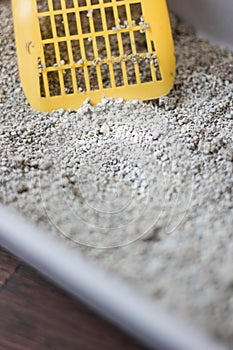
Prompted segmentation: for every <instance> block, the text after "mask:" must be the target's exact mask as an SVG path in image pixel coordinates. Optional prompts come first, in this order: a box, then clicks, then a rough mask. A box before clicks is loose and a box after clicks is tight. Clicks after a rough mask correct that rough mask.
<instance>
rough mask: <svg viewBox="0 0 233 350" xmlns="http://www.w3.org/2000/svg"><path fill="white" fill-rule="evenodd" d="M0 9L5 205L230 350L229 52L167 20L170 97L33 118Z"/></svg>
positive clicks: (232, 67)
mask: <svg viewBox="0 0 233 350" xmlns="http://www.w3.org/2000/svg"><path fill="white" fill-rule="evenodd" d="M0 6H1V11H0V25H1V27H0V31H1V37H2V38H1V46H0V81H1V84H0V99H1V104H0V108H1V113H0V148H1V158H0V179H1V191H0V201H1V202H2V203H4V204H6V205H7V206H9V207H13V208H15V209H17V210H18V211H20V212H21V213H22V214H24V215H25V216H26V217H28V218H29V219H30V220H31V221H33V222H35V223H36V224H37V225H38V226H40V227H41V228H44V229H46V230H48V231H49V232H51V234H54V235H59V236H61V237H64V241H65V242H67V244H71V245H73V246H74V247H75V249H77V250H79V251H82V252H83V254H85V255H87V256H89V258H90V259H91V260H93V261H94V262H95V263H96V264H98V265H100V266H101V267H103V268H106V269H108V270H111V271H113V272H114V273H116V274H118V275H120V276H121V277H122V278H124V279H126V280H129V281H130V282H132V284H134V285H135V288H139V289H140V290H141V291H143V292H144V293H147V294H148V295H150V296H151V297H153V298H155V299H157V300H160V302H161V304H162V305H163V306H164V307H165V308H166V309H168V310H170V311H173V312H174V313H175V314H177V315H178V316H180V317H182V318H184V319H185V320H187V321H189V322H192V323H193V324H195V325H197V326H198V327H200V328H202V329H204V330H206V331H207V332H208V333H209V334H211V335H212V336H214V337H217V338H218V339H220V340H221V341H223V342H224V343H225V344H227V345H229V347H230V348H232V347H233V302H232V301H233V299H232V298H233V272H232V271H233V270H232V266H233V229H232V227H233V186H232V185H233V183H232V181H233V176H232V175H233V169H232V167H233V145H232V136H233V131H232V130H233V129H232V128H233V102H232V97H233V53H232V52H230V51H227V50H224V49H221V48H219V47H217V46H212V45H211V44H209V43H208V42H206V41H203V40H200V39H198V38H197V37H196V36H195V34H194V33H193V32H192V30H191V29H190V28H189V27H187V26H186V25H184V24H183V23H180V22H179V21H178V20H177V19H176V18H175V17H172V26H173V34H174V39H175V47H176V57H177V77H176V81H175V85H174V87H173V89H172V91H171V92H170V94H169V95H168V96H167V97H163V98H160V99H158V100H156V101H152V102H150V103H148V102H147V103H142V102H138V101H136V100H132V101H129V102H126V103H125V102H124V101H123V97H124V96H122V98H118V99H109V98H105V99H103V100H102V102H101V103H99V104H97V105H96V106H95V107H93V106H92V105H91V104H90V103H89V101H88V100H86V101H85V103H84V104H83V105H82V107H81V108H80V109H79V110H76V111H74V110H68V111H64V110H62V109H60V110H57V111H54V112H51V113H37V112H35V111H34V110H33V109H32V108H31V107H30V106H29V104H28V103H27V101H26V100H25V97H24V94H23V92H22V89H21V86H20V83H19V76H18V70H17V62H16V51H15V45H14V36H13V26H12V15H11V11H10V4H9V1H1V4H0ZM32 88H33V87H32Z"/></svg>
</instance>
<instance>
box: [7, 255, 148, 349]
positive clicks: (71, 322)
mask: <svg viewBox="0 0 233 350" xmlns="http://www.w3.org/2000/svg"><path fill="white" fill-rule="evenodd" d="M0 265H1V267H0V273H1V276H2V277H1V281H2V282H1V283H2V288H0V315H1V317H0V349H4V350H29V349H30V350H46V349H54V350H97V349H101V350H126V349H130V350H142V349H143V347H142V346H141V345H139V344H137V343H136V341H134V340H133V339H131V338H130V337H128V336H127V335H126V334H124V333H123V332H121V331H120V330H118V329H117V328H115V327H114V326H113V325H111V324H110V323H108V322H107V321H105V320H103V319H102V318H101V317H99V316H97V315H96V314H95V313H94V312H92V311H91V310H89V309H88V308H87V307H86V306H84V305H82V304H81V303H80V302H78V301H77V300H74V299H73V298H72V297H70V296H69V295H67V294H66V293H64V292H63V291H61V290H60V289H59V288H57V287H56V286H54V285H53V284H51V283H50V282H48V281H46V280H45V279H44V278H42V277H41V276H39V275H38V274H37V273H36V272H35V271H34V270H33V269H31V268H29V267H28V266H26V265H24V264H19V262H18V261H17V259H15V258H13V257H11V256H10V255H9V254H7V253H5V252H2V251H0ZM1 271H2V272H1ZM4 276H5V283H4ZM6 281H7V282H6Z"/></svg>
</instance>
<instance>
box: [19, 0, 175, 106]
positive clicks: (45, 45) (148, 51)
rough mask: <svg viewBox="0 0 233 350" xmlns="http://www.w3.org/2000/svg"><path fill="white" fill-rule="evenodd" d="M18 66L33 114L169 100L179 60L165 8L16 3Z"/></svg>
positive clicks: (125, 0)
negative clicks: (120, 101) (106, 100)
mask: <svg viewBox="0 0 233 350" xmlns="http://www.w3.org/2000/svg"><path fill="white" fill-rule="evenodd" d="M12 8H13V16H14V28H15V38H16V47H17V55H18V65H19V72H20V77H21V82H22V86H23V89H24V92H25V95H26V97H27V99H28V101H29V103H30V104H31V105H32V107H33V108H35V109H36V110H39V111H45V112H48V111H51V110H54V109H58V108H64V109H67V108H73V109H75V108H78V107H79V106H80V105H81V104H82V103H83V102H84V100H85V99H86V98H90V99H91V102H92V104H96V103H98V102H100V101H101V99H102V98H103V97H115V98H119V97H122V98H124V99H125V100H130V99H140V100H148V99H154V98H157V97H160V96H162V95H165V94H167V93H168V92H169V90H170V89H171V87H172V84H173V81H174V77H175V57H174V47H173V40H172V35H171V29H170V22H169V15H168V10H167V5H166V1H165V0H140V1H138V0H12Z"/></svg>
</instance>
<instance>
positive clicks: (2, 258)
mask: <svg viewBox="0 0 233 350" xmlns="http://www.w3.org/2000/svg"><path fill="white" fill-rule="evenodd" d="M18 265H19V262H18V261H17V260H16V259H15V258H14V257H13V256H11V255H9V254H8V253H6V252H5V251H3V250H0V288H1V287H2V286H4V284H5V283H6V281H7V280H8V279H9V278H10V277H11V275H12V274H13V273H14V271H15V269H16V267H17V266H18Z"/></svg>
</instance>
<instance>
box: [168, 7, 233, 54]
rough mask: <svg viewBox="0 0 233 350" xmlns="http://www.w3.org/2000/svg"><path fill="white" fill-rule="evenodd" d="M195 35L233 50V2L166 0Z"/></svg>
mask: <svg viewBox="0 0 233 350" xmlns="http://www.w3.org/2000/svg"><path fill="white" fill-rule="evenodd" d="M167 2H168V6H169V8H170V9H171V10H172V11H173V12H174V13H176V14H177V15H179V17H180V18H182V19H183V20H185V21H186V22H187V23H190V24H191V25H192V26H193V27H194V28H195V30H196V32H197V34H198V35H200V36H202V37H204V38H207V39H209V40H210V41H212V42H215V43H218V44H220V45H221V46H225V47H228V48H230V49H231V50H233V0H193V1H191V0H167Z"/></svg>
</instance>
